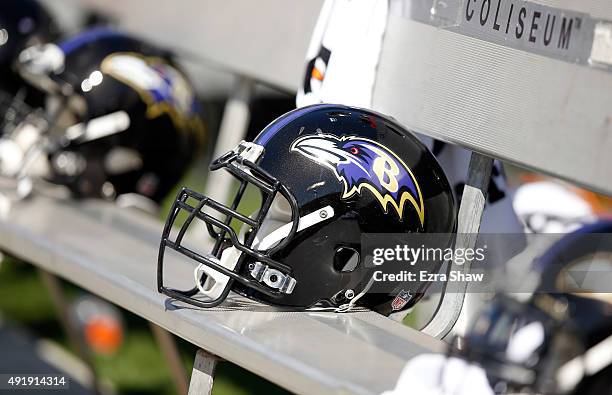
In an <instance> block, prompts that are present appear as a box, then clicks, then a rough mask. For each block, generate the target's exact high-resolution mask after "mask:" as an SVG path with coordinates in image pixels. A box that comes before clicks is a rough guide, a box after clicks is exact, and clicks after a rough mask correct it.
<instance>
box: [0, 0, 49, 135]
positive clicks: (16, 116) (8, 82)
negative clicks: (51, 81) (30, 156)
mask: <svg viewBox="0 0 612 395" xmlns="http://www.w3.org/2000/svg"><path fill="white" fill-rule="evenodd" d="M58 37H59V29H58V28H57V26H56V25H55V23H54V21H53V19H52V18H51V16H50V15H49V13H48V12H47V10H46V9H45V8H44V7H43V6H41V5H40V4H39V2H38V1H35V0H3V1H2V3H1V4H0V135H1V134H2V133H4V131H5V130H11V129H12V128H13V127H14V126H15V124H16V123H18V122H20V121H22V120H23V118H24V117H25V116H27V114H29V113H30V112H31V111H32V107H37V106H40V105H41V104H42V103H43V95H41V94H40V92H36V91H35V90H31V89H27V86H26V85H25V84H24V81H23V79H22V78H21V76H20V75H19V73H18V72H17V70H16V67H15V66H16V62H17V58H18V57H19V54H20V53H21V51H22V50H24V49H25V48H27V47H29V46H32V45H37V44H43V43H48V42H52V41H54V40H56V39H57V38H58ZM15 96H17V98H16V97H15Z"/></svg>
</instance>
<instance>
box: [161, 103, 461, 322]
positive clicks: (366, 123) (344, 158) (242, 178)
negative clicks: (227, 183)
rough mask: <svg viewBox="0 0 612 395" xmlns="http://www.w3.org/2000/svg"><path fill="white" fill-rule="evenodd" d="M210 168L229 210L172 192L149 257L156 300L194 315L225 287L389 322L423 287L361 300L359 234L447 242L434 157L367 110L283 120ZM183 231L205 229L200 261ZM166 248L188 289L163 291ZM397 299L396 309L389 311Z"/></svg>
mask: <svg viewBox="0 0 612 395" xmlns="http://www.w3.org/2000/svg"><path fill="white" fill-rule="evenodd" d="M210 168H211V170H213V171H218V170H221V169H223V170H225V171H227V172H228V173H229V174H231V175H232V176H234V177H235V178H236V179H237V180H238V181H239V185H240V186H239V188H238V191H237V193H236V195H235V198H234V199H233V202H232V204H231V205H230V206H226V205H224V204H223V203H222V202H216V201H214V200H212V199H210V198H208V197H206V196H203V195H201V194H200V193H198V192H196V191H193V190H190V189H183V190H182V191H181V192H180V193H179V194H178V196H177V198H176V201H175V202H174V205H173V206H172V209H171V212H170V214H169V216H168V219H167V221H166V225H165V228H164V230H163V235H162V239H161V244H160V251H159V259H158V289H159V291H160V292H161V293H164V294H166V295H169V296H171V297H173V298H176V299H178V300H182V301H185V302H188V303H191V304H193V305H196V306H200V307H212V306H216V305H218V304H220V303H221V302H223V300H224V299H225V298H226V297H227V295H228V293H229V292H230V290H232V291H234V292H237V293H239V294H241V295H243V296H246V297H248V298H251V299H253V300H255V301H259V302H263V303H265V304H269V305H276V306H286V307H289V308H294V309H305V308H310V307H321V308H331V309H340V311H343V310H345V309H347V308H351V307H353V306H356V307H359V306H361V307H365V308H370V309H373V310H375V311H377V312H380V313H382V314H385V315H388V314H390V313H392V312H394V311H403V310H406V309H408V308H410V307H411V306H413V305H414V304H415V303H416V302H417V301H418V300H419V299H420V298H421V297H422V295H423V293H424V292H425V290H426V288H427V286H428V285H429V284H428V283H427V282H418V281H415V282H411V283H408V282H402V283H398V284H393V287H392V289H386V290H385V291H384V292H368V290H370V289H371V288H372V287H371V286H372V278H373V277H372V267H368V265H366V264H365V262H366V257H364V256H362V251H361V237H362V234H364V233H406V232H436V233H447V234H449V236H448V238H449V240H448V242H449V243H451V242H452V240H451V239H454V237H453V232H454V231H455V227H456V225H455V224H456V212H455V203H454V200H453V199H454V198H453V194H452V192H451V188H450V186H449V183H448V181H447V179H446V177H445V175H444V173H443V171H442V169H441V168H440V166H439V165H438V163H437V162H436V160H435V158H434V157H433V155H432V154H431V152H430V151H429V150H428V149H427V148H426V147H425V146H424V145H423V144H421V143H420V142H419V140H418V139H417V138H416V137H415V136H414V135H413V134H412V133H411V132H409V131H407V130H406V129H404V128H403V127H402V126H400V125H398V124H397V123H396V122H395V121H393V120H391V119H390V118H388V117H385V116H383V115H380V114H377V113H375V112H372V111H369V110H363V109H359V108H353V107H346V106H342V105H325V104H321V105H313V106H309V107H304V108H301V109H297V110H294V111H291V112H289V113H287V114H285V115H283V116H281V117H280V118H278V119H276V120H275V121H274V122H272V123H271V124H269V125H268V126H267V127H266V128H265V129H264V130H263V131H261V132H260V133H259V135H258V136H257V137H256V138H255V139H254V140H253V141H252V142H242V143H240V144H239V145H238V146H237V147H236V148H235V149H234V150H232V151H230V152H228V153H226V154H225V155H223V156H221V157H220V158H218V159H216V160H214V161H213V162H212V164H211V166H210ZM249 185H251V186H254V187H255V189H258V190H259V191H260V192H261V196H262V199H261V204H260V205H259V207H258V208H257V209H255V210H254V211H253V210H252V212H240V210H238V207H239V204H240V202H241V199H242V197H243V195H244V192H245V189H246V188H247V186H249ZM181 212H183V213H186V214H187V215H186V219H185V216H184V215H179V214H180V213H181ZM180 221H183V224H182V226H180V228H178V230H177V229H175V227H174V226H173V225H175V222H176V223H177V224H179V222H180ZM193 224H198V226H199V225H205V226H206V229H207V230H208V233H209V234H210V235H211V236H212V238H213V239H214V240H215V243H214V246H212V247H211V249H210V250H209V251H210V252H209V253H205V252H203V253H200V252H198V251H199V250H197V251H196V249H195V248H190V246H187V245H186V244H187V243H184V241H185V239H187V238H185V235H186V232H187V230H188V229H190V228H191V226H192V225H193ZM239 228H240V230H238V229H239ZM190 233H191V232H190ZM199 244H200V245H205V240H201V242H199ZM167 250H173V254H172V255H173V256H175V252H174V251H176V252H179V253H180V254H182V255H183V256H187V257H188V258H190V259H192V260H193V261H195V263H197V267H195V269H194V271H193V274H194V282H195V285H194V286H193V288H192V289H189V290H179V289H176V288H174V287H169V286H168V285H167V281H165V280H164V279H165V278H166V279H167V277H169V275H170V274H171V273H172V270H168V273H167V274H168V276H166V277H165V272H164V265H165V264H166V262H165V261H166V256H167V255H168V254H167ZM177 256H180V255H177ZM193 261H191V262H193ZM400 294H401V295H400ZM398 295H400V297H402V298H405V301H406V302H407V303H401V304H398V303H396V304H393V303H392V302H393V300H394V299H396V298H397V297H398Z"/></svg>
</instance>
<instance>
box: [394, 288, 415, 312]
mask: <svg viewBox="0 0 612 395" xmlns="http://www.w3.org/2000/svg"><path fill="white" fill-rule="evenodd" d="M410 299H412V295H410V292H408V291H404V290H403V289H402V290H401V291H400V293H398V294H397V296H396V297H395V299H393V302H391V308H392V309H393V311H396V310H401V309H402V308H403V307H404V306H406V303H408V302H409V301H410Z"/></svg>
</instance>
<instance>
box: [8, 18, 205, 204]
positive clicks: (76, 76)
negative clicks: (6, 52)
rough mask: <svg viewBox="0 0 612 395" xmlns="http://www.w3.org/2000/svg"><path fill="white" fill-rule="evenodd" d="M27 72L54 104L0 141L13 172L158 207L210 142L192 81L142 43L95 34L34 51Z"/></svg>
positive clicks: (23, 62)
mask: <svg viewBox="0 0 612 395" xmlns="http://www.w3.org/2000/svg"><path fill="white" fill-rule="evenodd" d="M19 71H20V74H21V75H22V76H23V77H24V78H25V79H26V80H27V81H28V82H29V84H31V85H32V86H34V87H36V88H37V89H38V90H40V91H41V92H44V93H45V96H46V103H45V108H44V111H43V114H42V116H37V115H36V114H35V115H33V116H31V117H29V118H28V119H27V120H26V122H24V123H23V124H22V125H20V126H19V127H18V128H16V129H15V130H14V131H13V132H12V133H11V134H10V135H7V136H5V138H4V139H3V140H2V141H1V142H0V148H1V149H0V161H1V162H0V171H1V172H2V173H4V174H5V175H16V173H20V172H23V171H24V167H29V169H30V171H31V172H32V173H35V174H41V175H42V176H43V177H44V178H46V179H48V180H50V181H52V182H54V183H59V184H62V185H66V186H68V187H69V188H70V190H71V191H72V192H73V194H74V196H76V197H102V198H106V199H114V198H116V197H126V196H132V197H145V198H147V199H148V201H152V202H159V201H160V200H161V199H162V198H163V197H164V196H165V195H166V194H167V192H168V191H169V190H170V189H171V188H172V187H173V186H174V185H175V184H176V183H177V182H178V180H179V178H180V177H181V176H182V174H183V172H184V171H185V170H186V168H187V166H188V165H189V164H190V162H191V160H192V158H193V157H194V154H195V153H196V152H197V150H198V148H199V147H200V146H201V145H202V142H203V138H204V126H203V122H202V119H201V116H200V106H199V104H198V101H197V98H196V96H195V93H194V89H193V87H192V85H191V83H190V82H189V80H188V79H187V77H186V76H185V74H184V73H183V72H182V71H181V70H180V69H179V68H178V66H177V65H176V64H175V63H174V62H173V60H172V56H171V55H170V54H169V53H168V52H166V51H164V50H161V49H159V48H156V47H153V46H151V45H149V44H147V43H145V42H143V41H141V40H138V39H135V38H133V37H130V36H128V35H126V34H123V33H120V32H117V31H115V30H113V29H107V28H94V29H91V30H88V31H85V32H83V33H81V34H78V35H76V36H74V37H71V38H69V39H67V40H65V41H62V42H60V43H58V44H46V45H40V46H34V47H30V48H28V49H26V50H25V51H23V52H22V53H21V55H20V57H19ZM36 152H39V153H40V152H42V155H38V157H39V158H38V159H40V157H44V158H45V159H46V160H45V161H44V163H43V164H40V163H39V162H41V161H40V160H38V162H37V161H36V160H33V159H32V158H31V157H32V156H36V155H34V154H33V153H36ZM33 163H36V165H35V164H33Z"/></svg>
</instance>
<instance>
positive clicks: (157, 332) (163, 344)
mask: <svg viewBox="0 0 612 395" xmlns="http://www.w3.org/2000/svg"><path fill="white" fill-rule="evenodd" d="M149 326H150V327H151V332H153V336H154V337H155V340H156V341H157V344H158V345H159V347H160V348H161V351H162V354H164V357H165V358H166V361H168V366H169V367H170V373H171V374H172V380H173V381H174V385H175V387H176V392H177V393H179V394H186V393H187V391H188V389H189V382H188V381H187V373H186V372H185V366H184V365H183V361H181V355H180V354H179V351H178V348H177V347H176V342H175V341H174V337H173V336H172V334H171V333H170V332H168V331H167V330H165V329H164V328H162V327H160V326H158V325H156V324H154V323H153V322H151V321H149Z"/></svg>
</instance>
